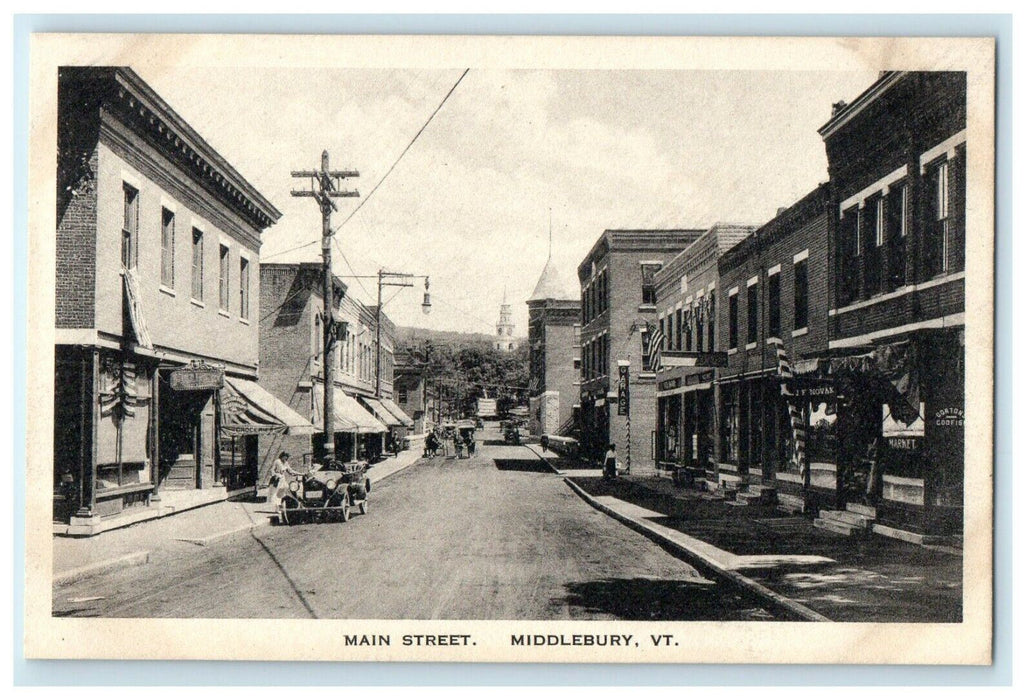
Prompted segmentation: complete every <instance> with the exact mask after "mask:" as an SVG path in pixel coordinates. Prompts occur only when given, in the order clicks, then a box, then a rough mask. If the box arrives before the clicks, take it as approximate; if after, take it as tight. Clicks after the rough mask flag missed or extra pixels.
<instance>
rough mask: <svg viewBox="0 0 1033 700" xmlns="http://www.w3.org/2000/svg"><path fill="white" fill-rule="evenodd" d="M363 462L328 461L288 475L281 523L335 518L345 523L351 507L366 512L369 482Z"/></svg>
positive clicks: (281, 503)
mask: <svg viewBox="0 0 1033 700" xmlns="http://www.w3.org/2000/svg"><path fill="white" fill-rule="evenodd" d="M368 469H369V464H368V463H366V462H339V461H337V460H333V459H332V460H328V461H327V462H326V463H325V464H324V465H322V466H318V465H316V467H315V468H314V469H313V470H312V471H310V472H308V473H306V474H302V475H298V476H291V477H289V480H288V481H287V490H286V493H285V494H284V496H283V498H282V499H280V505H279V517H280V524H281V525H293V524H294V523H297V522H300V521H301V520H302V519H305V518H309V519H328V518H336V519H339V520H342V521H344V522H347V521H348V519H349V518H350V517H351V509H352V508H353V507H358V509H359V513H361V514H363V515H365V514H366V513H368V512H369V492H370V488H371V484H370V481H369V477H368V476H367V474H366V472H367V470H368Z"/></svg>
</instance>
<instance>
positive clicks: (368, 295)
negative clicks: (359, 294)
mask: <svg viewBox="0 0 1033 700" xmlns="http://www.w3.org/2000/svg"><path fill="white" fill-rule="evenodd" d="M332 240H333V242H334V245H335V246H337V252H338V253H340V254H341V258H342V259H343V260H344V264H345V265H347V266H348V271H349V272H351V273H352V277H354V278H355V281H356V282H358V283H359V288H360V289H362V291H363V292H365V294H366V297H367V298H368V299H369V300H370V301H371V302H372V301H373V299H374V297H373V295H372V294H370V293H369V290H368V289H366V285H364V284H363V283H362V279H361V278H360V277H359V275H358V273H356V272H355V268H353V267H352V264H351V263H350V262H348V256H347V255H345V254H344V249H343V248H341V244H340V243H338V242H337V237H336V236H333V237H332Z"/></svg>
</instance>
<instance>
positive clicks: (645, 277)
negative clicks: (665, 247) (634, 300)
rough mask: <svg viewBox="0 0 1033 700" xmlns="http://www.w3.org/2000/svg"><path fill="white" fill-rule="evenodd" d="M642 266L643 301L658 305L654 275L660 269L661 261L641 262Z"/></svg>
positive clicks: (647, 304) (647, 303)
mask: <svg viewBox="0 0 1033 700" xmlns="http://www.w3.org/2000/svg"><path fill="white" fill-rule="evenodd" d="M641 266H642V303H643V304H644V305H646V306H656V283H655V282H654V276H655V275H656V273H657V272H658V271H659V270H660V263H641Z"/></svg>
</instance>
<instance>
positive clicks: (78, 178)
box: [54, 147, 98, 328]
mask: <svg viewBox="0 0 1033 700" xmlns="http://www.w3.org/2000/svg"><path fill="white" fill-rule="evenodd" d="M97 161H98V158H97V149H96V147H93V148H92V149H91V150H90V152H89V155H88V156H87V157H85V158H84V160H83V161H82V162H83V163H85V164H86V170H84V171H83V172H80V173H78V174H72V173H69V175H68V179H67V184H66V185H65V196H64V197H59V206H58V218H57V241H56V255H57V265H56V269H55V278H54V285H55V286H54V294H55V322H56V325H57V327H58V328H93V327H94V323H95V308H94V295H93V290H94V289H95V288H96V278H97V258H96V255H95V253H96V250H97V181H96V173H97ZM64 179H65V178H62V177H59V181H62V180H64Z"/></svg>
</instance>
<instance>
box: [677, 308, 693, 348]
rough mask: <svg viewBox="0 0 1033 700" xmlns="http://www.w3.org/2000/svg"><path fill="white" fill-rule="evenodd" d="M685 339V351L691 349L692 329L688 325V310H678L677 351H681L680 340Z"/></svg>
mask: <svg viewBox="0 0 1033 700" xmlns="http://www.w3.org/2000/svg"><path fill="white" fill-rule="evenodd" d="M683 337H684V339H685V341H684V342H685V349H686V350H691V349H692V327H691V326H690V325H689V310H688V309H679V310H678V349H679V350H681V349H682V338H683Z"/></svg>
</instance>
